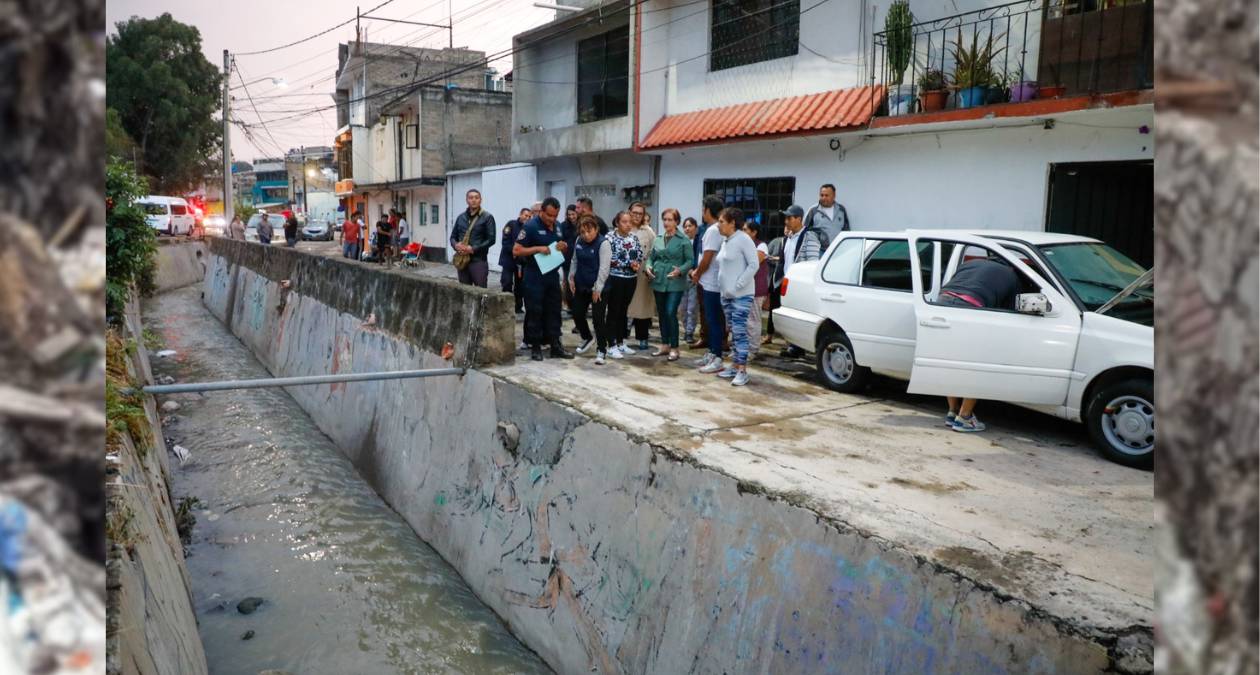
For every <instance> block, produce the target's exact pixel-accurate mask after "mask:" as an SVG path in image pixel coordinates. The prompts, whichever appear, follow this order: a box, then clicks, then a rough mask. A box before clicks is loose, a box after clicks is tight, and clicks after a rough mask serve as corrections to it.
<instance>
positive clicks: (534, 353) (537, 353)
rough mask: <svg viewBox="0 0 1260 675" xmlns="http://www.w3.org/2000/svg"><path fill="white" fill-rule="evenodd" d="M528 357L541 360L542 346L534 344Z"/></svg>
mask: <svg viewBox="0 0 1260 675" xmlns="http://www.w3.org/2000/svg"><path fill="white" fill-rule="evenodd" d="M529 358H531V359H533V360H534V361H542V360H543V355H542V347H540V346H538V345H534V347H533V349H532V350H531V352H530V355H529Z"/></svg>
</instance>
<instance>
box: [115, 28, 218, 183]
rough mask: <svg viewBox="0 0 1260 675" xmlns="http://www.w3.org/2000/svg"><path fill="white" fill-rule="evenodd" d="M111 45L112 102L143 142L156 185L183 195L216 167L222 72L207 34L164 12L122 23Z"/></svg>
mask: <svg viewBox="0 0 1260 675" xmlns="http://www.w3.org/2000/svg"><path fill="white" fill-rule="evenodd" d="M117 29H118V34H117V35H113V36H110V38H109V41H108V43H107V45H106V53H105V57H106V62H107V68H106V105H107V107H109V108H112V109H114V110H115V111H117V114H118V120H119V126H120V128H121V129H122V130H123V131H125V132H126V134H127V135H128V136H130V137H131V139H132V140H134V141H135V143H136V145H137V146H138V154H139V155H140V159H141V166H142V167H143V170H144V173H145V174H146V175H148V176H149V177H150V178H151V179H152V181H151V184H152V185H153V187H154V189H155V191H157V192H159V193H166V194H178V193H180V192H183V191H185V190H187V189H190V188H192V187H194V186H195V185H196V184H197V183H199V182H200V181H201V179H202V177H203V176H204V175H205V174H206V173H208V172H209V171H212V170H213V167H212V166H211V159H210V158H212V157H213V156H214V154H215V149H216V148H217V146H218V144H219V141H220V138H221V136H222V133H221V131H220V128H219V125H220V122H219V121H218V120H216V119H215V113H216V112H218V111H219V110H220V108H221V100H220V92H221V86H222V81H223V77H222V75H221V74H220V73H219V71H218V69H217V68H216V67H215V66H214V65H213V64H212V63H210V62H209V61H208V60H206V57H205V56H203V55H202V53H201V33H200V32H199V31H198V30H197V29H196V28H195V27H193V26H189V25H187V24H183V23H180V22H178V21H176V20H175V19H173V18H171V15H170V14H163V15H161V16H159V17H157V18H155V19H142V18H139V17H132V18H131V19H128V20H127V21H120V22H119V23H118V24H117Z"/></svg>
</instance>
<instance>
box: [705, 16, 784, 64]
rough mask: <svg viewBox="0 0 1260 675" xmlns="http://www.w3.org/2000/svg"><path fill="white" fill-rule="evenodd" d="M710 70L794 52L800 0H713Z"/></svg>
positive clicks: (767, 59)
mask: <svg viewBox="0 0 1260 675" xmlns="http://www.w3.org/2000/svg"><path fill="white" fill-rule="evenodd" d="M709 16H710V22H711V24H710V40H709V44H710V49H711V51H710V52H709V70H710V71H714V70H723V69H726V68H734V67H736V66H746V65H748V64H750V63H760V62H762V61H769V60H771V59H778V58H782V57H784V56H795V55H796V52H797V50H798V48H799V44H800V34H801V3H800V0H713V11H712V12H710V14H709Z"/></svg>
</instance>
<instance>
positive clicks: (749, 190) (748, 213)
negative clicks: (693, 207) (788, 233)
mask: <svg viewBox="0 0 1260 675" xmlns="http://www.w3.org/2000/svg"><path fill="white" fill-rule="evenodd" d="M795 192H796V178H795V177H792V176H784V177H780V178H709V179H706V180H705V181H704V193H705V194H706V195H717V196H718V197H720V198H721V199H722V205H723V206H734V207H738V208H739V209H740V210H741V211H743V212H744V219H745V220H753V221H756V222H757V224H758V225H760V226H761V229H760V232H759V234H760V239H761V240H762V241H765V242H769V241H770V240H771V239H774V238H775V237H780V236H783V218H782V217H781V216H780V214H779V212H780V211H782V210H783V209H786V208H787V207H789V206H791V205H792V195H793V194H794V193H795Z"/></svg>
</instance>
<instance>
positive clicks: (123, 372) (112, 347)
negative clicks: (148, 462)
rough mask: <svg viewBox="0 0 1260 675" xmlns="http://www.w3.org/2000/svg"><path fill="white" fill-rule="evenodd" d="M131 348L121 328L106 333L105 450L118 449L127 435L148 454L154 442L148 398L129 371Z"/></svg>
mask: <svg viewBox="0 0 1260 675" xmlns="http://www.w3.org/2000/svg"><path fill="white" fill-rule="evenodd" d="M129 351H130V350H129V345H128V344H126V343H124V342H123V339H122V338H121V337H119V335H118V332H117V331H115V330H109V331H107V332H106V333H105V449H106V450H108V451H110V452H117V451H118V449H119V448H120V447H121V446H122V437H123V435H130V436H131V442H132V444H133V445H134V446H135V447H136V450H138V451H139V452H140V454H141V456H144V454H145V452H147V451H148V449H149V447H150V446H151V445H152V444H153V435H152V432H151V430H150V428H149V418H148V416H147V415H146V413H145V409H144V397H143V395H141V394H140V393H139V387H138V386H136V384H135V382H133V381H132V379H131V375H130V374H129V373H128V371H127V356H128V354H129ZM124 390H129V391H127V392H125V391H124Z"/></svg>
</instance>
